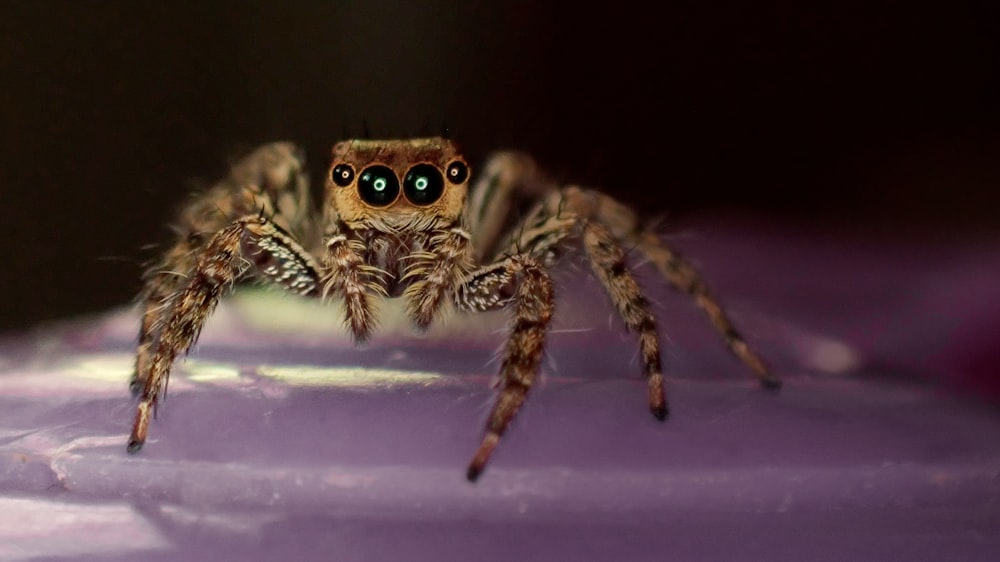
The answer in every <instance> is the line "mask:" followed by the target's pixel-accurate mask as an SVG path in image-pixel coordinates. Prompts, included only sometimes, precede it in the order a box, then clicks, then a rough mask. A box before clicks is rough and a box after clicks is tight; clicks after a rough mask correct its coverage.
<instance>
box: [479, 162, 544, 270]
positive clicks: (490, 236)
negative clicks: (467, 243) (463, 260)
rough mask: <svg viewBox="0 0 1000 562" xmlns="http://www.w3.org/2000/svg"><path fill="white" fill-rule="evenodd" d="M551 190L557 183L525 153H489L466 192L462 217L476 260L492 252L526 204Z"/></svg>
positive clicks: (481, 261) (494, 252)
mask: <svg viewBox="0 0 1000 562" xmlns="http://www.w3.org/2000/svg"><path fill="white" fill-rule="evenodd" d="M555 191H558V186H557V185H556V184H555V183H554V182H552V181H551V180H549V179H548V178H547V177H545V176H544V175H543V174H542V172H541V170H540V169H539V167H538V165H537V164H535V161H534V160H533V159H532V158H531V157H530V156H528V155H527V154H524V153H521V152H514V151H505V152H497V153H495V154H493V155H491V156H490V158H489V159H488V160H487V161H486V163H485V164H484V165H483V171H482V172H481V173H480V174H479V176H478V179H477V180H476V182H475V184H474V185H473V186H472V189H471V191H470V192H469V200H468V203H467V212H466V217H465V224H466V225H467V226H468V227H469V232H470V233H471V234H472V244H473V247H474V248H475V259H476V263H483V262H484V261H487V260H489V258H490V257H491V256H494V255H496V251H497V250H498V249H499V245H500V244H501V242H503V241H504V237H503V235H504V234H505V233H506V232H508V231H509V229H510V228H511V227H512V226H514V223H515V222H517V216H518V215H519V214H521V213H522V212H523V211H524V207H525V206H526V205H527V204H530V203H532V202H534V201H536V200H538V199H540V198H541V197H543V196H544V195H545V194H547V193H551V192H555Z"/></svg>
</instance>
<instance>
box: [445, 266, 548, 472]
mask: <svg viewBox="0 0 1000 562" xmlns="http://www.w3.org/2000/svg"><path fill="white" fill-rule="evenodd" d="M455 301H456V303H457V304H458V306H459V307H460V308H462V309H465V310H479V311H483V310H491V309H494V308H499V307H502V306H506V305H508V304H510V305H513V308H514V311H513V312H514V324H513V327H512V329H511V332H510V336H509V338H508V340H507V345H506V348H505V350H504V357H503V362H502V363H501V366H500V383H499V386H500V390H499V393H498V394H497V398H496V402H495V403H494V406H493V409H492V411H491V412H490V415H489V419H488V421H487V422H486V434H485V435H484V436H483V440H482V442H481V443H480V445H479V448H478V449H477V450H476V453H475V455H473V457H472V461H471V462H470V463H469V468H468V472H467V473H466V477H467V478H468V479H469V480H470V481H475V480H476V479H477V478H478V477H479V475H480V474H481V473H482V471H483V469H484V468H485V467H486V463H487V462H488V461H489V459H490V456H491V455H492V454H493V450H494V449H496V446H497V444H498V443H499V442H500V437H501V436H502V435H503V434H504V431H506V430H507V427H508V426H509V425H510V422H511V420H513V419H514V416H515V415H516V414H517V412H518V410H519V409H520V408H521V405H522V404H523V403H524V400H525V398H526V397H527V395H528V391H529V390H530V389H531V386H532V385H533V384H534V381H535V376H536V375H537V374H538V367H539V364H540V363H541V359H542V354H543V352H544V349H545V348H544V344H545V333H546V330H547V329H548V326H549V322H550V321H551V319H552V312H553V308H554V300H553V292H552V281H551V279H550V278H549V274H548V272H547V271H546V270H545V267H544V266H542V265H541V264H540V263H538V262H537V261H536V260H534V259H533V258H531V257H530V256H528V255H526V254H518V255H513V256H509V257H507V258H505V259H503V260H502V261H500V262H497V263H495V264H493V265H489V266H485V267H483V268H480V269H479V270H477V271H475V272H473V273H471V274H470V275H469V276H467V277H466V278H465V279H464V280H463V282H462V284H461V285H460V286H459V287H458V290H457V291H456V293H455Z"/></svg>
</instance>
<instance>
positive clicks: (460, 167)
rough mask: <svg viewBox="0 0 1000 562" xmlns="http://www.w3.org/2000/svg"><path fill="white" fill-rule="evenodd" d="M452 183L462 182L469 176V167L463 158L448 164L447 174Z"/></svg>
mask: <svg viewBox="0 0 1000 562" xmlns="http://www.w3.org/2000/svg"><path fill="white" fill-rule="evenodd" d="M445 175H447V176H448V181H450V182H451V183H462V182H464V181H465V180H466V179H467V178H468V177H469V167H468V166H466V165H465V162H462V161H461V160H455V161H454V162H452V163H451V164H448V170H447V171H446V174H445Z"/></svg>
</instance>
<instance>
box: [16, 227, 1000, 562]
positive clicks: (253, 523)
mask: <svg viewBox="0 0 1000 562" xmlns="http://www.w3.org/2000/svg"><path fill="white" fill-rule="evenodd" d="M698 231H699V233H700V234H699V237H698V238H693V239H681V240H679V241H678V245H679V246H680V247H682V248H684V249H686V250H687V251H688V252H689V253H690V254H691V255H692V256H695V257H697V260H698V261H699V262H700V263H701V264H702V266H703V269H704V270H705V272H706V275H707V276H708V278H709V280H710V282H711V284H712V285H713V286H714V287H715V288H716V289H717V292H718V293H719V294H720V295H722V296H724V297H725V299H724V300H725V301H726V302H727V303H729V304H730V305H731V308H733V310H734V312H735V315H736V317H737V320H738V322H739V324H740V325H741V326H742V327H743V328H744V331H745V332H747V333H748V334H749V335H750V336H751V340H752V341H753V342H754V343H755V344H756V345H758V346H759V347H760V348H761V349H762V350H763V351H764V353H765V355H766V356H767V357H768V358H769V359H770V360H771V362H772V363H773V364H774V365H775V367H776V370H778V371H779V372H780V373H781V374H782V375H783V376H784V377H785V378H786V387H785V389H784V390H783V391H782V392H781V393H779V394H771V393H766V392H763V391H760V390H758V389H757V388H756V386H755V384H754V383H753V382H752V381H751V377H750V376H749V375H748V374H747V373H746V372H745V371H744V369H743V368H742V367H741V365H739V364H738V363H737V362H736V361H735V360H734V359H732V358H731V357H729V356H728V354H727V353H726V352H725V351H724V348H723V347H722V345H721V344H720V343H719V342H718V341H717V340H716V338H715V336H714V334H713V333H712V332H711V330H710V329H709V328H708V326H707V322H706V321H704V320H703V319H702V318H701V316H700V314H699V313H698V311H696V310H695V309H694V308H693V306H691V305H690V304H689V303H688V302H686V300H685V299H684V298H683V297H679V296H675V295H672V294H671V293H669V292H667V291H664V290H662V289H660V288H657V289H653V287H657V286H658V285H659V284H658V283H657V282H656V279H655V276H654V275H652V274H651V273H652V272H649V271H647V272H645V275H644V276H643V281H644V285H645V286H646V287H648V288H650V289H651V291H650V292H651V293H652V296H653V298H654V300H656V301H658V303H659V304H658V307H657V314H658V316H659V318H660V323H661V325H662V326H663V329H664V332H665V334H664V343H665V344H666V345H668V346H669V351H668V352H667V363H668V371H669V375H668V383H669V387H668V392H669V397H670V401H671V405H672V417H671V419H670V420H669V422H668V423H666V424H659V423H657V422H655V420H653V419H652V417H651V416H650V415H649V413H648V411H647V409H646V407H645V404H644V402H643V401H644V397H645V394H644V386H643V383H642V382H641V380H639V368H638V366H637V365H636V362H635V347H636V346H635V344H634V342H633V340H632V338H631V337H629V336H628V335H626V334H623V333H622V330H621V328H620V324H619V323H618V322H617V321H615V320H609V318H611V314H610V308H609V307H607V306H605V305H604V303H603V299H602V297H601V296H600V293H599V291H598V290H597V289H596V287H595V285H594V282H593V281H592V280H590V279H586V280H585V281H584V280H578V279H577V278H581V279H582V278H585V277H587V275H585V274H583V273H581V272H583V271H585V268H575V269H574V268H568V269H567V270H565V271H564V272H562V273H561V274H560V275H559V278H558V281H559V282H558V287H560V288H561V289H562V291H561V295H562V298H561V299H560V301H559V311H558V313H557V314H558V318H559V320H558V321H557V326H556V329H555V331H554V334H553V335H552V337H551V348H550V354H549V361H548V362H547V364H546V368H545V376H544V382H543V384H542V385H541V386H540V387H539V388H537V389H536V390H535V391H534V393H533V395H532V396H531V397H530V398H529V401H528V404H527V405H526V407H525V409H524V410H523V411H522V414H521V416H520V417H519V418H518V420H517V422H516V423H515V426H514V428H513V429H512V430H511V432H510V433H509V434H508V435H507V437H506V438H505V440H504V442H503V443H502V444H501V446H500V448H499V449H498V451H497V454H496V455H495V457H494V458H493V460H492V462H491V464H490V466H489V467H488V468H487V471H486V473H485V474H484V475H483V477H482V478H481V480H480V482H479V483H477V484H475V485H471V484H469V483H467V482H466V481H465V480H464V467H465V465H466V463H467V462H468V460H469V457H470V455H471V454H472V452H473V451H474V449H475V447H476V445H477V444H478V440H479V438H480V437H481V429H482V424H483V420H484V417H485V414H486V411H487V409H488V407H489V404H490V401H491V399H492V391H491V389H490V386H489V384H490V381H491V379H492V375H493V373H494V371H495V369H496V362H495V361H492V362H491V358H492V357H493V356H494V354H495V350H496V349H497V348H498V347H499V346H500V344H501V343H502V340H503V334H502V328H503V320H504V318H503V316H502V315H492V316H488V317H483V318H477V319H474V320H473V321H471V322H463V321H462V320H460V319H452V320H451V321H450V322H447V323H446V325H445V326H444V327H442V328H440V329H438V330H436V331H433V332H432V333H431V334H430V335H428V336H427V337H423V338H417V337H414V336H411V335H407V334H408V331H407V330H406V329H405V327H402V328H398V327H397V328H392V322H391V318H387V319H386V322H385V323H386V324H387V328H389V329H387V330H385V331H384V332H383V333H382V334H381V335H380V336H377V337H376V338H375V339H374V341H373V342H372V344H371V345H369V346H367V347H365V348H363V349H354V348H353V347H352V346H350V344H349V343H348V342H347V341H346V340H345V339H344V337H343V331H342V330H341V329H340V328H339V327H338V326H339V320H338V317H339V311H338V310H337V309H336V307H332V308H330V309H329V310H324V309H320V308H318V307H315V306H314V305H309V304H306V305H303V304H302V303H297V302H290V301H285V300H281V299H277V298H276V297H275V296H273V295H268V294H259V293H246V294H243V295H240V296H239V297H237V298H235V299H233V300H231V301H229V302H227V304H226V305H224V306H223V307H222V308H221V309H220V311H219V312H218V314H217V315H216V317H214V318H213V321H212V322H210V324H209V327H208V328H207V329H206V331H205V333H204V337H203V340H202V345H201V346H200V347H199V348H198V350H197V352H196V353H194V354H193V355H192V358H191V359H190V360H188V361H187V362H186V363H180V364H179V365H178V367H177V369H176V371H175V376H174V377H173V379H172V380H171V386H170V397H169V399H168V400H167V402H166V404H165V407H164V408H163V409H162V411H161V413H160V416H159V419H157V420H155V421H154V422H153V425H152V427H151V432H150V442H149V444H148V445H147V447H146V448H145V449H144V450H143V451H142V452H141V453H140V454H139V455H135V456H130V455H127V454H126V453H125V451H124V448H125V447H124V443H125V438H126V434H127V431H128V429H129V424H130V423H131V418H132V415H133V408H134V403H133V401H131V400H130V399H129V397H128V394H127V392H126V390H125V381H126V379H127V370H128V367H129V363H130V346H131V338H132V337H133V335H134V332H135V323H136V321H137V320H136V317H135V314H134V312H133V311H118V312H113V313H110V314H108V315H106V316H103V317H100V318H96V319H91V320H84V321H80V322H76V323H72V324H67V325H63V326H57V327H47V328H43V329H40V330H38V331H36V332H35V333H32V334H30V335H26V336H24V337H19V338H12V339H8V340H6V341H4V342H3V343H2V348H0V349H2V355H0V492H2V493H0V558H2V559H7V558H14V559H16V558H28V557H51V558H60V557H67V558H88V557H91V558H101V559H111V560H134V559H137V558H141V559H152V560H158V559H162V560H167V559H170V560H173V559H178V558H180V559H218V558H220V557H225V558H229V559H234V558H241V559H247V558H253V559H268V558H275V559H276V558H281V559H302V558H324V559H335V560H387V559H396V560H451V559H475V560H512V559H519V560H531V559H537V560H553V559H571V558H573V559H578V560H609V559H616V560H665V559H674V560H720V559H756V560H761V559H766V560H804V559H809V560H863V559H869V560H884V559H906V560H942V559H953V560H954V559H961V560H993V559H996V553H997V552H1000V532H998V530H1000V412H998V408H997V402H998V401H997V396H998V393H997V388H998V384H997V380H998V373H1000V370H998V369H997V368H996V367H995V365H997V364H998V361H1000V356H998V350H997V346H996V343H997V341H998V338H997V335H996V334H998V333H1000V326H998V323H1000V296H997V291H996V290H995V289H994V288H993V285H994V284H995V280H996V279H997V278H998V277H1000V276H998V274H1000V257H998V256H1000V252H998V251H997V250H998V248H997V247H996V246H993V247H978V248H973V247H968V248H965V249H961V250H959V251H956V250H955V249H954V248H937V249H935V248H927V247H921V248H913V249H912V250H910V249H909V248H908V247H903V246H898V245H889V244H885V245H881V246H878V245H872V244H866V245H863V244H860V243H856V242H855V243H851V242H846V241H844V240H823V239H818V238H815V237H814V238H809V237H805V236H796V235H794V233H787V232H767V231H763V230H760V229H757V230H753V229H748V228H737V227H732V226H730V227H728V228H725V227H723V226H722V225H702V226H699V228H698ZM390 316H391V315H390ZM289 318H290V320H289Z"/></svg>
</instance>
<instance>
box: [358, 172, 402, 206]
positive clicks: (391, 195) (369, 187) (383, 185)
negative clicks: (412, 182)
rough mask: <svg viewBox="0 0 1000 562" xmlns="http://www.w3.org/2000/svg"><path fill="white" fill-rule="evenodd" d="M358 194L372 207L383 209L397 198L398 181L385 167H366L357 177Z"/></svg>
mask: <svg viewBox="0 0 1000 562" xmlns="http://www.w3.org/2000/svg"><path fill="white" fill-rule="evenodd" d="M358 194H359V195H361V199H363V200H364V201H365V203H368V204H369V205H372V206H374V207H385V206H386V205H388V204H390V203H392V202H393V201H395V200H396V197H398V196H399V180H398V179H396V174H395V173H394V172H393V171H392V170H390V169H389V168H387V167H385V166H368V167H367V168H365V169H364V170H362V171H361V175H360V176H358Z"/></svg>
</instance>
